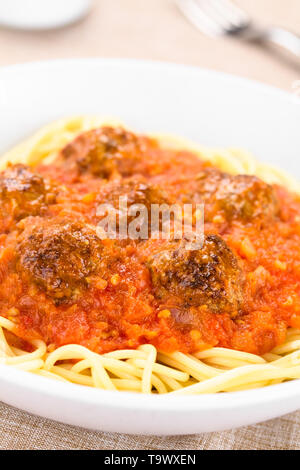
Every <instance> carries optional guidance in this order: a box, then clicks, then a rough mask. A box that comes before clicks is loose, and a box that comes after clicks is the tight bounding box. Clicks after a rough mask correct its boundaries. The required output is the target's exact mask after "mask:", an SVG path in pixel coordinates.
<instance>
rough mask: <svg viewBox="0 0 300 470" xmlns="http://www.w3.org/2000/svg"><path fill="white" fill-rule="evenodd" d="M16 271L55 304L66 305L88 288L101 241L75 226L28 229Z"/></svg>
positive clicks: (48, 224) (20, 245) (51, 224)
mask: <svg viewBox="0 0 300 470" xmlns="http://www.w3.org/2000/svg"><path fill="white" fill-rule="evenodd" d="M17 251H18V255H19V260H18V264H17V266H18V270H19V271H21V272H23V273H25V274H26V275H27V277H28V278H29V280H30V281H33V282H34V283H36V284H37V285H38V286H39V287H41V288H42V289H43V290H44V291H45V293H46V294H47V295H48V296H49V297H51V298H52V299H53V300H54V301H55V302H61V301H67V300H70V299H74V298H76V296H77V295H78V294H79V293H80V292H81V291H82V290H83V289H84V288H85V287H86V286H87V285H88V279H87V277H88V276H90V275H92V274H94V273H96V272H97V271H99V269H100V267H101V253H102V245H101V241H100V240H99V238H98V237H97V235H96V233H95V231H94V229H92V228H90V227H88V226H86V225H83V224H81V223H79V222H64V221H62V222H57V221H55V222H53V221H52V222H49V221H47V222H46V221H45V222H44V223H42V224H39V225H38V224H36V225H33V226H31V227H30V226H28V227H27V228H26V229H25V230H24V232H23V234H22V235H21V237H20V240H19V243H18V246H17Z"/></svg>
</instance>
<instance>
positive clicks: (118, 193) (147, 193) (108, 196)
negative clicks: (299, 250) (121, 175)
mask: <svg viewBox="0 0 300 470" xmlns="http://www.w3.org/2000/svg"><path fill="white" fill-rule="evenodd" d="M124 198H125V199H124ZM98 202H99V204H105V205H106V204H109V205H112V206H113V207H114V209H115V210H116V216H117V227H118V226H119V221H120V218H121V217H123V218H124V217H126V218H127V223H128V224H130V222H132V221H133V220H134V219H135V218H136V217H137V216H139V214H140V211H139V209H140V205H141V206H142V208H145V209H146V211H147V212H146V216H145V219H144V222H143V223H144V224H146V227H143V228H144V229H145V230H142V231H141V234H142V233H144V234H145V233H146V232H147V237H148V236H149V235H150V228H151V208H152V206H153V205H154V204H155V205H159V206H160V205H161V204H169V205H170V204H172V201H171V200H170V198H169V196H168V194H167V193H166V192H165V191H164V190H163V189H162V188H160V187H159V186H157V185H155V184H151V183H149V182H147V180H146V179H144V178H143V177H132V178H129V179H125V180H123V181H122V183H120V182H118V181H116V182H112V183H109V184H108V185H106V186H105V188H104V190H103V191H102V193H101V194H100V195H99V196H98ZM97 213H98V216H99V217H100V218H101V216H102V215H104V214H105V213H106V211H104V212H103V213H102V211H101V206H100V205H99V207H98V211H97ZM141 238H142V237H141Z"/></svg>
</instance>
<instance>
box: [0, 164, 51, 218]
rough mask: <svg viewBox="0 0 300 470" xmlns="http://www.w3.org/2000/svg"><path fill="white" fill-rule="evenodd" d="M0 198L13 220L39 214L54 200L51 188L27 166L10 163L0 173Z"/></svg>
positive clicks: (5, 210)
mask: <svg viewBox="0 0 300 470" xmlns="http://www.w3.org/2000/svg"><path fill="white" fill-rule="evenodd" d="M0 200H1V205H2V206H3V209H4V212H6V213H7V212H9V213H10V215H11V216H12V217H14V219H15V220H20V219H22V218H24V217H27V216H29V215H33V216H34V215H39V214H41V213H42V212H43V211H44V210H45V209H46V207H47V204H49V203H53V202H54V201H55V194H54V191H53V188H51V187H50V185H49V184H48V183H47V182H46V181H45V180H44V179H43V178H42V177H41V176H40V175H38V174H36V173H34V172H33V171H32V170H31V169H30V168H29V167H28V166H25V165H20V164H19V165H11V166H9V167H8V168H7V169H6V170H5V171H3V172H2V173H1V175H0Z"/></svg>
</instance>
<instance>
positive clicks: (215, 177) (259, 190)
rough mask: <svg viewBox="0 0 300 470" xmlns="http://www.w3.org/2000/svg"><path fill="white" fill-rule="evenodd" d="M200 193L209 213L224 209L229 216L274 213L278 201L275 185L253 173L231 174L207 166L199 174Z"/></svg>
mask: <svg viewBox="0 0 300 470" xmlns="http://www.w3.org/2000/svg"><path fill="white" fill-rule="evenodd" d="M196 185H197V197H198V198H200V199H201V200H202V201H203V202H204V203H205V204H206V206H207V211H206V212H207V216H208V218H209V216H210V214H216V212H218V211H222V212H223V213H224V216H225V218H226V220H232V219H239V220H242V221H243V222H248V221H250V220H254V219H262V218H269V217H273V216H274V215H276V214H277V212H278V201H277V199H276V195H275V191H274V188H273V187H272V186H270V185H269V184H267V183H265V182H264V181H262V180H260V179H259V178H257V177H256V176H252V175H230V174H226V173H222V172H221V171H219V170H216V169H210V168H208V169H206V170H204V171H203V172H202V173H200V174H199V175H198V176H197V179H196Z"/></svg>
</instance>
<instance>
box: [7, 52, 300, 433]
mask: <svg viewBox="0 0 300 470" xmlns="http://www.w3.org/2000/svg"><path fill="white" fill-rule="evenodd" d="M79 113H96V114H101V115H104V116H110V117H116V118H118V119H120V120H122V121H124V122H125V123H127V124H128V125H129V126H131V127H133V128H135V129H137V130H139V131H146V132H167V133H173V134H178V135H182V136H185V137H188V138H190V139H193V140H195V141H198V142H199V143H202V144H204V145H212V146H238V147H244V148H248V149H249V150H251V151H253V152H254V153H255V154H256V155H257V156H258V157H259V158H260V159H261V160H263V161H265V162H268V163H272V164H275V165H279V166H281V167H283V168H285V169H286V170H289V171H290V172H292V173H293V174H294V175H295V176H298V177H300V160H299V155H300V132H299V128H300V100H299V98H297V97H296V96H293V95H289V94H288V93H284V92H282V91H279V90H276V89H273V88H269V87H267V86H264V85H260V84H257V83H254V82H250V81H247V80H243V79H240V78H236V77H231V76H227V75H224V74H221V73H217V72H212V71H208V70H201V69H197V68H192V67H183V66H176V65H170V64H161V63H151V62H148V63H147V62H137V61H128V60H98V59H91V60H74V61H73V60H71V61H56V62H45V63H37V64H29V65H21V66H12V67H8V68H2V69H0V153H2V152H3V151H5V150H7V149H8V148H10V147H11V146H13V145H14V144H16V143H17V142H18V141H20V139H22V138H24V137H26V136H28V135H29V134H30V133H32V132H34V130H36V129H38V128H39V127H41V126H42V125H43V124H46V123H48V122H50V121H51V120H54V119H57V118H59V117H63V116H68V115H72V114H79ZM0 400H2V401H4V402H6V403H8V404H10V405H13V406H16V407H19V408H22V409H24V410H26V411H29V412H31V413H35V414H38V415H41V416H45V417H48V418H51V419H54V420H58V421H62V422H65V423H68V424H74V425H78V426H83V427H87V428H91V429H98V430H104V431H114V432H121V433H136V434H161V435H162V434H192V433H198V432H207V431H217V430H223V429H230V428H233V427H237V426H242V425H247V424H251V423H255V422H258V421H262V420H266V419H270V418H274V417H276V416H280V415H283V414H285V413H288V412H291V411H294V410H296V409H298V408H300V381H299V380H295V381H293V382H289V383H285V384H280V385H274V386H272V387H268V388H264V389H258V390H253V391H248V392H238V393H227V394H216V395H202V396H195V397H193V396H191V397H187V398H184V397H169V396H141V395H137V394H131V393H122V394H121V393H119V392H105V391H99V390H94V389H89V388H86V387H81V386H75V385H69V384H64V383H60V382H56V381H51V380H48V379H44V378H41V377H38V376H34V375H33V374H29V373H26V372H20V371H18V370H15V369H13V368H11V367H7V366H3V365H2V366H0Z"/></svg>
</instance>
